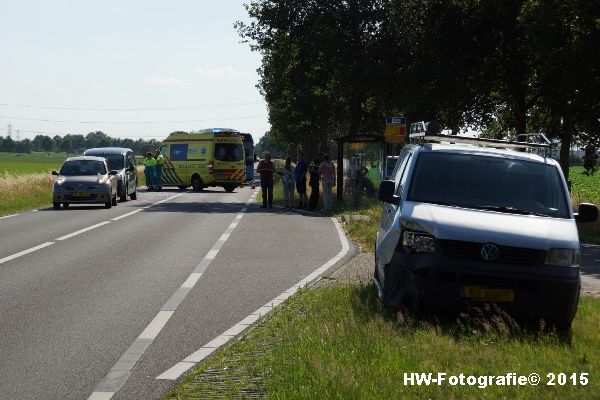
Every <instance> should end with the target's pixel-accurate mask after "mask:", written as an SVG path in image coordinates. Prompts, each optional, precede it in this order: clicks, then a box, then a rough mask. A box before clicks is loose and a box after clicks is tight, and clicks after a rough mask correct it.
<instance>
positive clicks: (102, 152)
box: [83, 147, 137, 201]
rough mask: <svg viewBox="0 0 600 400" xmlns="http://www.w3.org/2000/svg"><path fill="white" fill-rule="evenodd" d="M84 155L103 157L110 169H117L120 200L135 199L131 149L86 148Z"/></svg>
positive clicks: (134, 172)
mask: <svg viewBox="0 0 600 400" xmlns="http://www.w3.org/2000/svg"><path fill="white" fill-rule="evenodd" d="M83 155H84V156H97V157H104V158H106V161H107V163H108V168H109V169H110V170H114V171H117V175H116V176H117V191H118V194H119V200H120V201H127V196H129V198H131V200H135V199H137V173H136V170H135V156H134V154H133V150H131V149H127V148H124V147H96V148H93V149H88V150H86V151H85V152H84V153H83Z"/></svg>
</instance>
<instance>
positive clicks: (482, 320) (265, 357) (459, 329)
mask: <svg viewBox="0 0 600 400" xmlns="http://www.w3.org/2000/svg"><path fill="white" fill-rule="evenodd" d="M599 320H600V300H598V299H592V298H582V300H581V302H580V305H579V311H578V314H577V317H576V319H575V321H574V324H573V333H572V337H571V339H570V341H565V340H563V339H561V338H560V337H558V336H557V335H556V334H555V333H553V332H544V331H541V332H539V331H538V332H533V333H532V332H528V331H526V330H523V329H521V328H519V327H518V325H517V324H516V323H515V322H514V321H512V320H511V319H510V317H508V316H506V315H505V314H502V313H500V312H495V311H493V310H487V309H485V308H483V309H480V310H474V311H472V312H471V313H469V314H462V315H461V316H459V317H458V318H457V319H456V320H450V321H440V320H439V319H437V318H433V317H429V318H422V319H411V318H403V317H402V316H401V315H396V314H392V313H389V312H388V311H387V310H385V309H383V308H382V307H381V306H380V303H379V302H378V301H377V299H376V295H375V293H374V291H373V289H372V288H371V287H367V286H334V287H325V288H321V289H317V290H310V289H307V290H304V291H302V292H300V293H299V294H298V295H297V296H294V297H292V298H291V299H289V300H288V301H286V302H285V303H284V304H283V305H282V306H281V307H280V308H278V309H276V310H274V312H273V314H272V315H271V316H270V317H269V318H268V319H266V320H264V321H262V322H261V323H259V325H258V326H257V327H256V328H255V329H252V330H251V331H249V332H248V333H247V334H246V335H244V336H243V337H242V338H241V339H240V340H236V341H234V342H233V343H231V344H230V345H228V346H227V347H226V348H224V349H223V350H222V351H219V352H218V353H216V354H215V355H214V356H212V357H211V358H209V359H208V360H207V361H206V362H204V363H202V364H201V365H199V366H198V367H197V368H196V369H195V370H193V372H192V373H191V374H188V375H187V376H186V377H185V378H184V380H183V381H182V382H181V384H180V385H179V386H178V387H176V388H175V389H173V390H172V391H171V392H169V393H168V394H166V395H165V396H164V397H163V399H193V398H249V397H268V398H272V399H300V398H301V399H402V398H423V399H428V398H442V397H443V398H446V399H459V398H480V399H497V398H512V399H530V398H544V399H564V398H577V399H595V398H598V397H597V396H598V393H600V376H599V374H600V352H598V348H599V346H600V332H599V331H598V329H597V327H598V321H599ZM410 372H432V373H437V372H446V373H448V374H451V375H459V374H461V373H463V374H465V375H474V376H480V375H486V376H490V375H494V376H499V375H506V374H507V373H509V372H514V373H516V374H518V375H525V376H528V375H529V374H532V373H537V374H539V375H540V377H541V379H542V382H543V383H542V384H540V385H539V386H530V385H525V386H497V385H493V386H488V387H486V388H479V387H477V386H458V385H457V386H451V385H449V384H447V383H446V384H443V385H440V386H438V385H431V386H417V385H414V386H411V385H405V384H404V373H410ZM561 372H563V373H566V374H567V375H568V378H569V379H567V381H568V382H567V383H566V384H565V385H560V384H558V382H557V381H555V382H557V384H556V385H555V386H548V385H546V382H548V379H549V378H548V374H551V373H554V374H558V373H561ZM573 373H577V374H581V373H587V374H588V375H587V378H588V383H587V385H585V386H584V385H582V384H581V381H580V380H579V379H580V377H581V375H577V376H576V378H577V380H576V382H577V384H576V385H573V384H572V382H571V380H570V379H571V374H573Z"/></svg>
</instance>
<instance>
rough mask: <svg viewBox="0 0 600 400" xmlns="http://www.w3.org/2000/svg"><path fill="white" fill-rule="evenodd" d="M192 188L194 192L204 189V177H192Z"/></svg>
mask: <svg viewBox="0 0 600 400" xmlns="http://www.w3.org/2000/svg"><path fill="white" fill-rule="evenodd" d="M192 189H193V190H194V192H200V191H202V179H200V177H199V176H198V175H194V176H193V177H192Z"/></svg>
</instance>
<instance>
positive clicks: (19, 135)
mask: <svg viewBox="0 0 600 400" xmlns="http://www.w3.org/2000/svg"><path fill="white" fill-rule="evenodd" d="M20 141H21V130H20V129H17V142H20Z"/></svg>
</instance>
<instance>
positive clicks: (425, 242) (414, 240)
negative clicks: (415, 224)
mask: <svg viewBox="0 0 600 400" xmlns="http://www.w3.org/2000/svg"><path fill="white" fill-rule="evenodd" d="M402 247H403V248H404V249H406V250H409V251H414V252H415V253H435V245H434V237H433V236H431V235H429V234H427V233H424V232H411V231H404V232H403V233H402Z"/></svg>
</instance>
